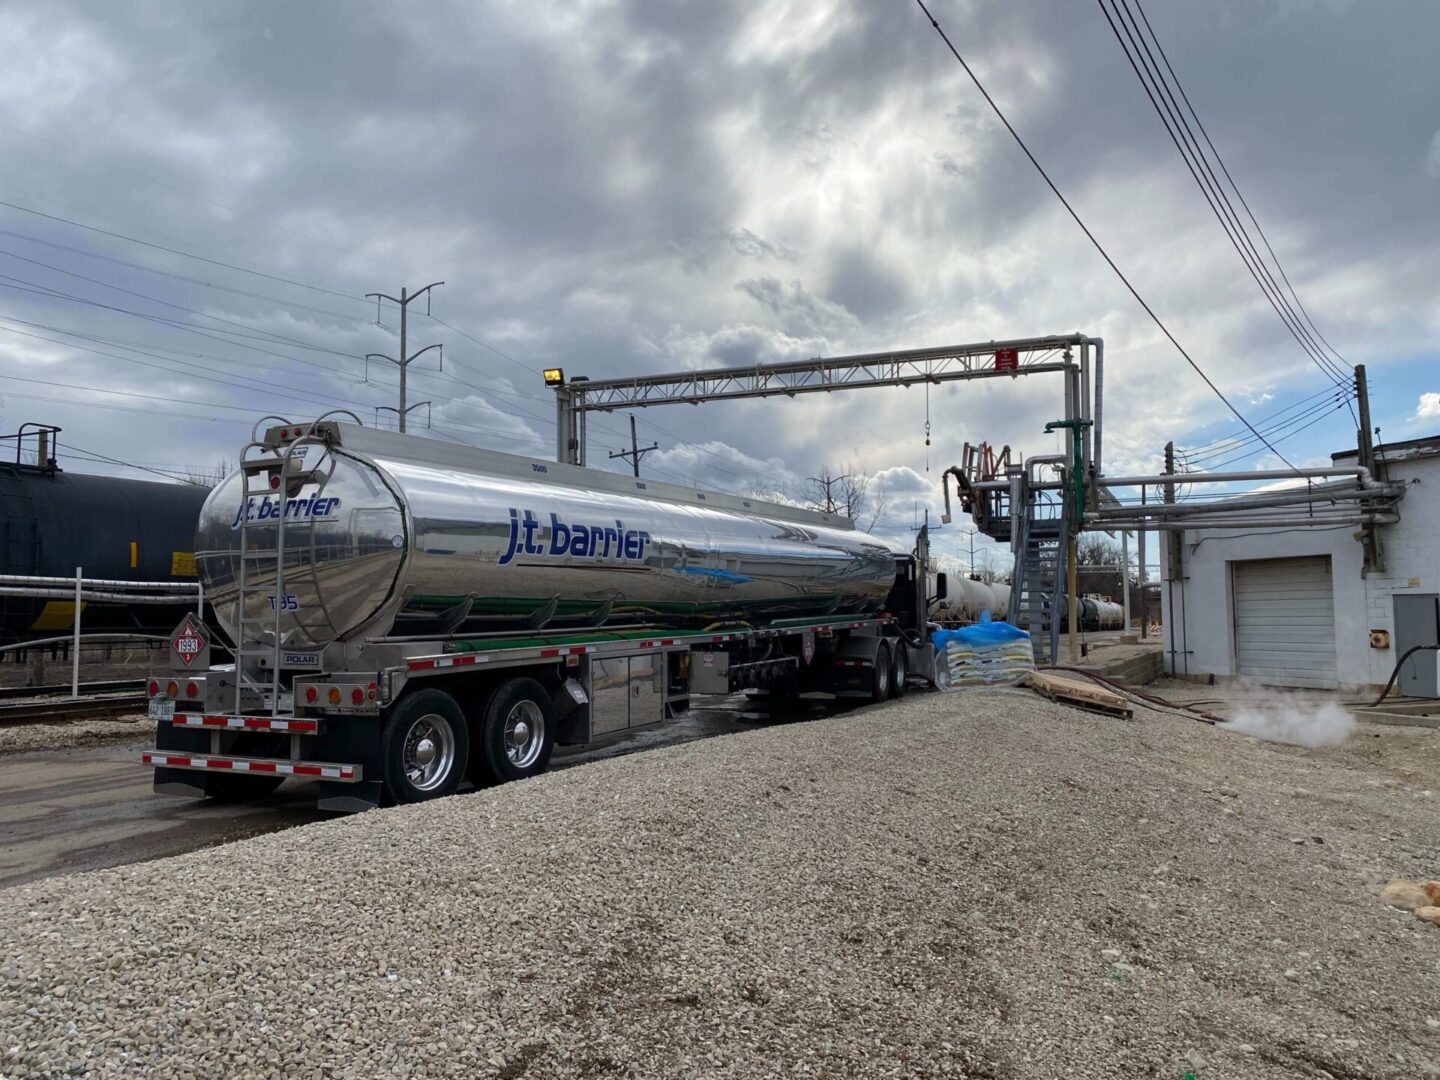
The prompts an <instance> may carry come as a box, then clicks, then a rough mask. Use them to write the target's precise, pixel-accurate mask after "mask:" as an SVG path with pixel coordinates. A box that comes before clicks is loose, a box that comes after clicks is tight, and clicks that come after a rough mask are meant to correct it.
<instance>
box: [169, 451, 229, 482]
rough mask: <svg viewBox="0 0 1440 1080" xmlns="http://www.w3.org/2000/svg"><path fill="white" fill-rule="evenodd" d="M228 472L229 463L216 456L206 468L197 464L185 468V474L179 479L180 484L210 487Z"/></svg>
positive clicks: (222, 478)
mask: <svg viewBox="0 0 1440 1080" xmlns="http://www.w3.org/2000/svg"><path fill="white" fill-rule="evenodd" d="M229 473H230V463H229V462H228V461H226V460H225V459H224V458H223V457H220V458H216V459H215V463H214V464H213V465H211V466H210V467H209V468H208V469H207V468H205V467H203V466H198V467H194V468H190V469H186V470H185V475H184V476H182V477H180V478H179V480H180V482H181V483H182V484H190V485H191V486H193V487H204V488H212V487H215V486H216V485H217V484H219V483H220V481H221V480H224V479H225V477H226V476H228V475H229Z"/></svg>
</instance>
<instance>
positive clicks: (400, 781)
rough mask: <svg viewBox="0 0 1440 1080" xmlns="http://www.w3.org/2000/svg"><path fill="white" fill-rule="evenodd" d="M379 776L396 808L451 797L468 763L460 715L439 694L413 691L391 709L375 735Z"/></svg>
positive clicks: (465, 728)
mask: <svg viewBox="0 0 1440 1080" xmlns="http://www.w3.org/2000/svg"><path fill="white" fill-rule="evenodd" d="M380 756H381V762H380V765H381V776H382V778H383V779H384V782H385V790H386V792H387V793H388V794H389V796H390V797H391V798H392V799H394V800H395V801H396V802H397V803H417V802H424V801H425V800H427V799H438V798H440V797H442V796H445V795H452V794H454V792H455V789H456V788H457V787H459V786H460V781H461V780H463V779H464V778H465V768H466V765H467V764H468V763H469V760H470V730H469V728H468V726H467V725H466V723H465V713H464V712H463V711H462V710H461V708H460V706H459V704H458V703H457V702H456V701H455V699H454V698H453V697H451V696H450V695H449V694H447V693H445V692H444V691H443V690H417V691H416V692H415V693H413V694H407V695H406V696H405V697H402V698H401V699H400V701H399V702H398V703H397V704H396V706H395V707H394V708H393V709H391V710H390V716H389V718H388V719H387V720H386V721H385V731H384V733H383V734H382V735H381V736H380Z"/></svg>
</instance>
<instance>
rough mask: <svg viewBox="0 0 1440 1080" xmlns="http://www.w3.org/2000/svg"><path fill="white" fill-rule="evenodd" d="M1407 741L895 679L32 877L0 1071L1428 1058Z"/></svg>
mask: <svg viewBox="0 0 1440 1080" xmlns="http://www.w3.org/2000/svg"><path fill="white" fill-rule="evenodd" d="M1435 747H1436V741H1435V738H1434V736H1433V734H1432V733H1430V732H1413V731H1407V730H1404V729H1373V730H1372V729H1362V731H1361V733H1360V734H1358V735H1357V736H1356V737H1355V738H1353V739H1352V740H1351V743H1349V744H1347V745H1345V746H1343V747H1337V748H1333V749H1326V750H1301V749H1298V748H1294V747H1286V746H1279V745H1274V744H1268V743H1260V742H1257V741H1255V740H1252V739H1250V738H1248V737H1244V736H1239V735H1234V734H1226V733H1223V732H1220V731H1217V730H1215V729H1213V728H1210V727H1207V726H1204V725H1201V724H1198V723H1193V722H1190V721H1186V720H1181V719H1176V718H1169V717H1163V716H1160V715H1158V714H1155V713H1147V712H1137V719H1136V721H1134V722H1125V721H1119V720H1113V719H1109V718H1105V717H1100V716H1094V715H1090V714H1085V713H1080V712H1076V711H1073V710H1070V709H1067V708H1065V707H1063V706H1059V705H1053V704H1051V703H1049V702H1046V701H1044V700H1042V699H1040V698H1038V697H1037V696H1035V695H1032V694H1030V693H1028V692H1025V691H991V692H982V691H975V692H968V693H957V694H948V695H926V696H912V697H910V698H908V699H906V700H905V701H903V702H901V703H898V704H894V705H888V706H880V707H877V708H873V709H867V710H863V711H860V712H857V713H853V714H850V715H849V716H845V717H840V718H832V719H829V720H822V721H819V722H816V723H804V724H795V725H790V726H786V727H778V728H772V729H767V730H762V731H758V732H755V733H749V734H744V735H739V736H733V737H727V738H717V739H710V740H706V741H703V742H696V743H690V744H687V745H682V746H676V747H670V748H667V749H663V750H657V751H653V752H650V753H646V754H641V755H636V756H632V757H627V758H620V759H616V760H611V761H604V762H600V763H597V764H593V765H587V766H584V767H581V768H576V769H570V770H567V771H565V772H563V773H558V774H552V775H549V776H546V777H542V778H540V779H538V780H533V781H529V782H526V783H523V784H517V785H511V786H508V787H504V788H499V789H494V790H491V791H487V792H484V793H481V794H478V795H474V796H460V797H456V798H452V799H448V800H445V801H443V802H441V803H436V804H430V805H427V806H422V807H410V808H400V809H395V810H387V811H382V812H375V813H370V814H366V815H363V816H360V817H356V818H350V819H345V820H340V821H335V822H327V823H322V824H319V825H312V826H307V827H305V828H300V829H293V830H289V831H287V832H283V833H279V834H275V835H272V836H266V837H262V838H258V839H254V840H248V841H244V842H240V843H236V844H231V845H227V846H226V847H223V848H219V849H214V850H209V851H204V852H197V853H194V854H191V855H187V856H183V857H180V858H176V859H169V860H165V861H162V862H154V863H148V864H143V865H136V866H130V867H126V868H123V869H119V870H112V871H101V872H96V873H90V874H84V875H79V876H75V877H70V878H59V879H51V880H49V881H45V882H41V883H37V884H34V885H27V886H22V887H18V888H15V889H12V890H8V891H6V892H5V893H3V905H0V1072H3V1073H4V1075H6V1076H7V1077H33V1076H63V1075H91V1076H111V1075H146V1076H156V1077H172V1076H173V1077H212V1076H226V1077H230V1076H235V1077H247V1076H255V1077H262V1076H263V1077H281V1076H284V1077H327V1078H328V1077H356V1078H360V1077H365V1078H369V1077H378V1076H406V1077H439V1076H447V1077H477V1076H496V1077H506V1078H510V1080H514V1078H518V1077H527V1078H539V1077H610V1076H616V1077H619V1076H647V1077H648V1076H667V1077H694V1076H716V1077H757V1078H758V1077H775V1076H810V1077H822V1076H823V1077H862V1076H863V1077H870V1076H874V1077H882V1076H883V1077H888V1076H895V1077H900V1076H927V1077H928V1076H947V1075H948V1076H956V1077H973V1078H987V1080H999V1078H1006V1080H1011V1078H1016V1080H1019V1078H1035V1080H1039V1078H1054V1077H1065V1078H1067V1080H1078V1078H1087V1077H1095V1078H1100V1077H1104V1078H1107V1080H1109V1078H1115V1077H1151V1076H1153V1077H1171V1078H1174V1080H1180V1077H1181V1076H1182V1075H1183V1074H1184V1073H1186V1072H1189V1073H1192V1074H1194V1076H1196V1077H1197V1078H1198V1080H1213V1078H1217V1077H1236V1078H1241V1077H1243V1078H1246V1080H1267V1078H1276V1080H1278V1078H1281V1077H1284V1078H1287V1080H1288V1078H1293V1077H1325V1076H1330V1077H1337V1078H1342V1077H1345V1078H1357V1077H1367V1078H1369V1077H1376V1078H1384V1077H1395V1078H1401V1077H1403V1078H1406V1080H1414V1078H1417V1077H1437V1076H1440V929H1437V928H1436V927H1434V926H1430V925H1428V924H1426V923H1423V922H1421V921H1420V920H1418V919H1416V918H1414V917H1413V916H1412V915H1410V914H1409V913H1407V912H1403V911H1397V910H1395V909H1393V908H1387V907H1385V906H1384V905H1382V904H1381V903H1380V902H1379V900H1378V892H1379V890H1380V887H1381V886H1382V885H1383V883H1384V882H1385V881H1386V880H1388V879H1389V878H1392V877H1397V876H1404V877H1414V878H1425V877H1432V876H1435V874H1434V871H1435V865H1436V856H1437V852H1440V798H1437V797H1436V796H1434V794H1433V793H1429V792H1427V791H1426V789H1425V788H1426V785H1427V784H1436V783H1437V780H1436V778H1437V776H1440V769H1437V764H1440V759H1437V757H1436V756H1435V753H1436V751H1435ZM1402 770H1405V771H1408V773H1409V775H1408V776H1407V775H1405V773H1404V772H1403V771H1402Z"/></svg>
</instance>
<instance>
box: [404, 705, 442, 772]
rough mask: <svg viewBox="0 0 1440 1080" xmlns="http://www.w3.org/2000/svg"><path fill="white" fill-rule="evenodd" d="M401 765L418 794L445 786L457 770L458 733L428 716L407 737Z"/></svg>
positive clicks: (437, 719) (435, 718) (429, 714)
mask: <svg viewBox="0 0 1440 1080" xmlns="http://www.w3.org/2000/svg"><path fill="white" fill-rule="evenodd" d="M402 764H403V765H404V768H405V778H406V779H407V780H409V781H410V784H411V786H413V787H414V788H415V790H416V791H434V790H436V789H437V788H439V787H442V786H443V785H444V784H445V781H446V780H448V779H449V778H450V772H451V770H452V769H453V768H454V767H455V732H454V731H453V730H452V729H451V727H450V721H449V720H447V719H445V717H443V716H440V715H439V714H437V713H427V714H425V715H424V716H422V717H420V718H419V719H417V720H416V721H415V722H414V723H413V724H411V725H410V730H409V731H407V732H406V733H405V750H404V759H403V762H402Z"/></svg>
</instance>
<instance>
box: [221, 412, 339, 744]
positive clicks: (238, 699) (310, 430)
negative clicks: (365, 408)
mask: <svg viewBox="0 0 1440 1080" xmlns="http://www.w3.org/2000/svg"><path fill="white" fill-rule="evenodd" d="M331 415H334V414H333V413H327V414H326V416H331ZM344 415H346V416H350V417H352V418H354V419H355V420H356V423H359V418H358V417H354V414H353V413H349V412H345V413H344ZM323 419H325V417H320V419H317V420H313V421H311V422H310V423H309V424H307V425H298V424H297V425H291V424H290V423H289V421H287V420H284V418H283V417H279V416H267V417H265V418H264V419H262V420H260V421H258V422H257V423H256V425H255V428H254V429H252V430H251V432H250V442H248V443H246V444H245V447H244V449H242V450H241V451H240V511H239V514H238V516H237V518H236V523H237V528H238V530H239V533H240V551H239V559H240V567H239V572H238V574H237V575H236V596H235V651H234V655H235V714H236V715H237V716H238V715H241V714H243V713H244V712H245V711H246V710H245V707H244V700H245V693H246V691H247V690H248V691H250V692H251V693H254V694H256V695H257V696H258V697H259V699H260V701H261V702H262V703H265V702H267V701H268V703H269V710H270V715H272V716H279V715H280V713H281V706H282V704H283V702H282V699H281V693H280V671H281V667H282V665H281V663H280V654H281V649H282V647H283V645H284V640H283V638H282V635H281V631H280V627H281V622H282V620H283V618H284V616H285V614H286V612H287V611H289V612H290V614H291V617H292V618H291V621H292V622H293V623H294V624H295V627H296V628H297V629H304V630H308V629H313V627H310V626H307V625H306V624H305V623H304V622H303V621H302V620H301V618H300V612H299V610H298V608H291V607H287V604H286V600H287V597H288V595H289V594H287V593H286V592H285V557H286V554H287V548H286V546H285V533H286V529H287V525H288V527H289V528H291V529H293V528H295V527H297V526H305V527H307V530H308V532H309V538H310V559H309V566H310V574H311V577H312V578H314V577H315V575H316V573H317V571H316V565H315V564H316V559H315V519H314V518H313V517H306V518H303V519H300V520H298V521H287V519H286V507H287V505H288V502H289V499H290V492H289V483H290V482H292V481H296V480H299V481H301V482H302V483H309V482H316V483H318V485H319V491H323V490H324V488H325V484H326V482H327V481H328V480H329V479H330V477H331V476H332V475H333V474H334V464H333V463H332V464H331V469H330V472H329V473H326V474H324V475H323V476H322V475H320V473H319V470H318V468H317V467H315V466H313V465H312V466H311V467H310V468H308V469H302V470H296V469H294V468H293V463H294V461H295V460H296V456H295V449H296V448H297V447H299V446H310V445H318V446H324V443H323V441H322V440H320V439H318V438H316V435H315V432H316V428H317V426H318V425H319V423H320V421H321V420H323ZM266 420H280V421H282V430H283V428H284V427H293V428H294V430H295V432H296V435H295V436H294V437H293V438H292V439H290V440H289V441H288V442H287V443H286V444H285V446H284V448H283V449H284V452H283V453H277V450H278V449H279V448H277V447H273V446H270V445H268V444H267V443H265V442H262V441H261V440H259V439H257V438H256V437H255V436H256V432H257V431H258V430H259V427H260V424H263V423H264V422H265V421H266ZM257 448H258V449H259V450H261V451H263V455H262V456H259V457H253V458H252V457H248V456H247V455H249V453H250V452H251V451H252V450H254V449H257ZM260 476H264V477H265V481H264V483H263V486H260V487H252V486H251V484H252V483H253V482H254V481H255V479H256V478H257V477H260ZM319 491H317V493H316V494H317V495H318V493H319ZM272 496H273V497H274V498H275V500H276V502H277V504H278V514H277V516H276V517H275V518H274V519H273V520H271V519H269V518H266V519H264V520H261V519H260V517H259V516H258V514H257V515H256V517H254V518H253V519H252V518H251V500H252V499H257V498H258V499H259V500H260V502H259V505H260V506H263V505H264V500H266V499H269V498H271V497H272ZM256 528H261V529H271V528H273V529H274V530H275V546H274V551H273V560H274V564H275V573H274V576H273V578H272V579H271V587H272V588H273V590H274V591H273V592H272V593H270V594H268V596H269V599H270V608H271V612H268V613H267V612H266V611H265V609H264V608H263V607H261V609H260V612H261V613H260V615H259V616H258V617H252V616H251V615H250V608H251V605H250V601H251V599H252V595H253V593H254V591H255V586H254V585H253V584H252V582H251V576H250V567H251V565H252V564H253V563H256V562H259V561H261V560H264V559H269V558H271V557H272V553H271V551H269V550H266V549H259V550H252V549H251V547H250V532H251V530H252V529H256ZM319 586H320V583H319V581H318V580H316V581H315V587H316V595H317V596H318V595H319V591H320V590H319ZM260 587H261V588H263V587H264V586H263V585H261V586H260ZM266 624H268V630H269V633H270V635H271V637H272V641H271V644H270V645H269V647H264V646H261V645H260V640H261V637H262V635H263V634H264V633H265V632H266V631H265V630H264V629H261V627H262V626H265V625H266ZM252 628H253V632H252ZM267 656H268V657H269V658H270V678H269V684H268V685H266V683H265V682H264V681H262V680H261V679H259V678H257V677H255V676H252V675H251V673H250V672H249V671H248V670H247V668H248V667H249V665H248V664H247V660H258V659H260V658H262V657H267Z"/></svg>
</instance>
